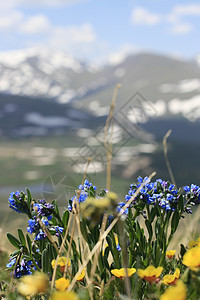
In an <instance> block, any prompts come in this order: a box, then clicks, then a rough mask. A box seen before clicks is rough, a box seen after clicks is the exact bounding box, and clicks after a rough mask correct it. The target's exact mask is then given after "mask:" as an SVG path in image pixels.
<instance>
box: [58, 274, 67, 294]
mask: <svg viewBox="0 0 200 300" xmlns="http://www.w3.org/2000/svg"><path fill="white" fill-rule="evenodd" d="M69 285H70V281H69V279H65V278H63V277H61V278H59V279H58V280H56V281H55V287H56V289H57V290H59V291H61V292H64V291H65V290H66V289H67V288H68V287H69Z"/></svg>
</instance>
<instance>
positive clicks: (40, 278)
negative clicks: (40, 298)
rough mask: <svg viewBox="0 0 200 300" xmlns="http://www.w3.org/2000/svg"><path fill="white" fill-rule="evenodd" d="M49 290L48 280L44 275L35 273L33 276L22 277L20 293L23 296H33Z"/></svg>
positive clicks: (19, 285)
mask: <svg viewBox="0 0 200 300" xmlns="http://www.w3.org/2000/svg"><path fill="white" fill-rule="evenodd" d="M47 288H48V278H47V276H46V275H45V274H44V273H41V272H35V273H34V274H33V275H26V276H24V277H22V279H21V282H20V283H19V284H18V287H17V289H18V292H19V293H20V294H22V295H23V296H33V295H36V294H40V293H45V292H46V291H47Z"/></svg>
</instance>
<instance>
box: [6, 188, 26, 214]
mask: <svg viewBox="0 0 200 300" xmlns="http://www.w3.org/2000/svg"><path fill="white" fill-rule="evenodd" d="M25 200H26V195H25V194H24V193H23V192H21V193H20V192H19V191H17V192H12V193H10V197H9V198H8V201H9V207H10V208H12V209H13V210H14V211H16V212H18V213H27V212H28V208H27V203H26V202H25Z"/></svg>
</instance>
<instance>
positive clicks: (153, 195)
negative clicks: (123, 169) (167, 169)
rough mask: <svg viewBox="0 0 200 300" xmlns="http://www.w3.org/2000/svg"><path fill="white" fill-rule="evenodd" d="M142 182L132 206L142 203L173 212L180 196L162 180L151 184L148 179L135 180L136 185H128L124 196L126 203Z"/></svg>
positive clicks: (170, 185) (171, 186) (171, 185)
mask: <svg viewBox="0 0 200 300" xmlns="http://www.w3.org/2000/svg"><path fill="white" fill-rule="evenodd" d="M143 182H145V185H144V186H143V188H142V189H141V191H140V193H139V194H138V195H137V197H136V198H135V199H134V200H133V201H132V205H133V206H135V205H137V204H138V203H139V202H143V203H145V204H149V205H151V204H152V205H155V204H157V205H159V206H160V207H161V208H162V209H163V210H165V211H169V210H172V211H174V210H175V209H176V208H177V205H178V198H179V195H180V194H179V191H178V190H177V189H176V188H175V186H174V185H173V184H170V183H169V182H166V181H164V180H162V179H157V180H156V181H155V182H151V181H150V179H149V178H148V177H145V178H144V179H143V178H142V177H141V176H139V177H138V178H137V183H136V185H134V184H131V185H130V189H129V191H128V194H127V195H126V196H125V200H126V201H128V200H130V198H131V197H132V196H133V195H134V193H135V192H136V190H137V189H138V188H139V187H140V186H141V184H142V183H143Z"/></svg>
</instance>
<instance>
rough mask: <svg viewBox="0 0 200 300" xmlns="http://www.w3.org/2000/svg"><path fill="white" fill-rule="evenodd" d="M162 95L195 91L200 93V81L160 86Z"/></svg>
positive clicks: (192, 80)
mask: <svg viewBox="0 0 200 300" xmlns="http://www.w3.org/2000/svg"><path fill="white" fill-rule="evenodd" d="M160 91H161V92H162V93H179V94H184V93H191V92H194V91H200V79H199V78H192V79H184V80H181V81H179V82H178V83H177V84H170V83H165V84H162V85H161V86H160Z"/></svg>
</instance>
